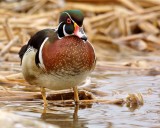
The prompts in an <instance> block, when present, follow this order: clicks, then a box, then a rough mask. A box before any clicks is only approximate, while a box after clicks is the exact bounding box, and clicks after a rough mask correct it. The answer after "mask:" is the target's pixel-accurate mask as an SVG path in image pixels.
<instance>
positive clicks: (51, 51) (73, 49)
mask: <svg viewBox="0 0 160 128" xmlns="http://www.w3.org/2000/svg"><path fill="white" fill-rule="evenodd" d="M42 58H43V63H44V66H45V68H46V70H47V72H52V73H55V74H58V75H61V76H63V75H71V76H74V75H79V74H81V73H85V72H88V71H90V70H92V68H93V67H94V65H95V53H94V49H93V47H92V46H91V44H90V43H89V42H88V41H86V42H84V41H83V40H81V39H80V38H78V37H76V36H67V37H64V38H62V39H60V40H59V39H58V40H56V41H54V42H46V43H45V45H44V47H43V49H42Z"/></svg>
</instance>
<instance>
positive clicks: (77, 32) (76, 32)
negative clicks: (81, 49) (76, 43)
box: [74, 23, 87, 41]
mask: <svg viewBox="0 0 160 128" xmlns="http://www.w3.org/2000/svg"><path fill="white" fill-rule="evenodd" d="M74 35H76V36H78V37H79V38H81V39H82V40H85V41H86V40H87V36H86V34H85V33H84V30H83V28H82V27H79V26H78V25H77V24H76V23H74Z"/></svg>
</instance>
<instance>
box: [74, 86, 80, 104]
mask: <svg viewBox="0 0 160 128" xmlns="http://www.w3.org/2000/svg"><path fill="white" fill-rule="evenodd" d="M73 91H74V102H75V104H78V103H79V96H78V88H77V86H75V87H73Z"/></svg>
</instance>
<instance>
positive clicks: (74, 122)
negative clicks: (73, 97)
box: [41, 105, 87, 128]
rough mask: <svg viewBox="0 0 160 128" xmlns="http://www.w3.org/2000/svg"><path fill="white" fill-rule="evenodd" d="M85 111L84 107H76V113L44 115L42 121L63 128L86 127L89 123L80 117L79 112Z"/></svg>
mask: <svg viewBox="0 0 160 128" xmlns="http://www.w3.org/2000/svg"><path fill="white" fill-rule="evenodd" d="M79 109H85V107H84V105H83V106H79V105H75V107H74V112H73V113H72V112H63V113H57V114H56V113H42V115H41V119H42V120H44V121H45V122H47V123H51V124H55V125H58V126H60V127H62V128H65V127H68V128H73V127H74V128H79V127H85V125H86V124H87V121H85V118H84V119H80V120H79V117H78V110H79Z"/></svg>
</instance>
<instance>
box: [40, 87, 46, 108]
mask: <svg viewBox="0 0 160 128" xmlns="http://www.w3.org/2000/svg"><path fill="white" fill-rule="evenodd" d="M41 94H42V98H43V102H44V107H47V105H48V103H47V100H46V90H45V88H44V87H41Z"/></svg>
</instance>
